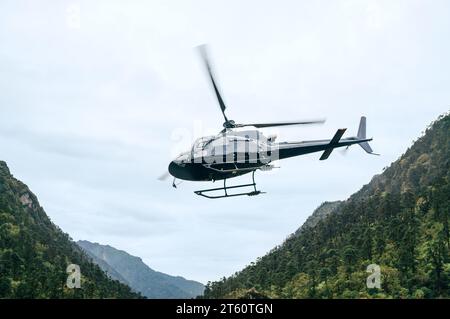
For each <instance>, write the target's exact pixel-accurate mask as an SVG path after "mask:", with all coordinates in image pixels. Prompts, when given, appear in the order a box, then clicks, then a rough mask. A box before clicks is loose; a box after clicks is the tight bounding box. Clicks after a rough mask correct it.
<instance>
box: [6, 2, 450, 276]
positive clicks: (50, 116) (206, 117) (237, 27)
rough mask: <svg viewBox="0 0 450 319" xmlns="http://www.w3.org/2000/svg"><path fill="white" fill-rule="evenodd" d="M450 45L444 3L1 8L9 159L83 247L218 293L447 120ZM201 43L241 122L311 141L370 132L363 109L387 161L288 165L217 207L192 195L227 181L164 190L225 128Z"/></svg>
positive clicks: (356, 156) (310, 158) (311, 159)
mask: <svg viewBox="0 0 450 319" xmlns="http://www.w3.org/2000/svg"><path fill="white" fill-rule="evenodd" d="M449 39H450V2H449V1H446V0H433V1H428V0H427V1H425V0H424V1H416V0H404V1H394V0H388V1H360V0H351V1H312V0H311V1H230V0H227V1H211V0H209V1H127V2H124V1H111V0H108V1H76V0H75V1H17V0H14V1H13V0H11V1H5V0H3V1H1V2H0V72H1V76H0V111H1V112H0V160H5V161H6V162H7V163H8V165H9V167H10V170H11V172H12V173H13V174H14V175H15V176H16V177H17V178H19V179H20V180H22V181H24V182H25V183H26V184H27V185H28V186H29V187H30V188H31V190H32V191H33V192H34V193H36V195H37V196H38V198H39V200H40V203H41V205H42V206H43V207H44V209H45V210H46V212H47V214H48V215H49V216H50V218H51V219H52V221H53V222H55V223H56V224H57V225H59V226H60V227H61V228H62V229H63V230H64V231H65V232H67V233H69V234H70V236H71V237H72V238H74V239H75V240H78V239H85V240H89V241H93V242H99V243H102V244H109V245H112V246H114V247H116V248H118V249H123V250H126V251H127V252H129V253H131V254H133V255H136V256H140V257H142V259H143V260H144V261H145V262H146V263H147V264H148V265H149V266H150V267H152V268H153V269H155V270H159V271H162V272H166V273H169V274H173V275H182V276H184V277H186V278H189V279H195V280H199V281H201V282H203V283H206V282H207V281H208V280H216V279H219V278H220V277H223V276H228V275H230V274H232V273H234V272H235V271H237V270H240V269H241V268H243V267H244V266H245V265H247V264H249V263H250V262H251V261H254V260H255V258H257V257H258V256H262V255H263V254H265V253H266V252H267V251H269V250H270V249H271V248H273V247H274V246H276V245H278V244H280V243H282V241H283V240H284V239H285V238H286V237H287V236H288V235H289V234H290V233H292V232H293V231H295V230H296V229H297V228H298V227H299V226H300V225H301V224H302V223H303V222H304V221H305V219H306V218H307V217H308V215H310V214H311V213H312V211H313V210H314V208H316V207H317V206H318V205H319V204H320V203H321V202H323V201H327V200H328V201H329V200H337V199H341V200H342V199H346V198H347V197H348V196H349V195H351V194H352V193H354V192H355V191H357V190H358V189H360V188H361V187H362V185H364V184H366V183H368V182H369V181H370V179H371V177H372V176H373V175H374V174H377V173H380V172H381V171H382V169H383V167H385V166H388V165H389V164H390V163H391V162H392V161H394V160H395V159H397V158H398V157H399V156H400V155H401V154H402V153H403V152H404V151H405V150H406V149H407V147H408V146H410V145H411V142H412V141H413V140H414V139H416V138H417V137H418V136H420V134H421V132H422V131H423V130H424V129H425V127H426V126H427V125H428V124H429V123H430V122H431V121H432V120H434V119H436V118H437V116H438V115H440V114H442V113H444V112H446V111H448V110H449V105H450V89H449V88H450V60H449V57H450V41H449ZM202 43H208V44H209V47H210V49H211V52H210V55H211V57H212V59H213V62H214V68H215V71H216V75H217V77H218V80H219V82H220V86H221V89H222V92H223V94H224V99H225V102H226V104H227V106H228V109H227V114H228V116H229V118H231V119H234V120H235V121H237V122H243V123H245V122H257V121H269V120H270V121H279V120H292V119H303V118H307V119H308V118H317V117H319V118H320V117H326V119H327V122H326V123H325V124H324V125H320V126H317V127H291V128H282V129H279V130H278V131H276V133H278V135H279V137H278V138H279V139H280V140H297V141H298V140H304V139H322V138H331V137H332V136H333V134H334V132H335V130H336V129H338V128H341V127H346V128H348V130H347V133H346V136H349V135H355V134H356V131H357V127H358V122H359V118H360V116H361V115H365V116H367V125H368V126H367V133H368V135H369V136H373V137H374V141H373V142H372V143H371V144H372V148H373V149H374V151H376V152H379V153H381V154H382V155H381V156H379V157H377V156H370V155H367V154H366V153H364V152H363V150H362V149H360V148H359V147H358V146H353V147H352V148H350V150H349V151H348V153H347V155H346V156H343V154H342V153H341V152H339V151H335V152H333V154H332V155H331V156H330V158H329V159H328V160H326V161H319V160H318V159H319V157H320V154H311V155H307V156H303V157H297V158H292V159H288V160H285V161H283V162H281V163H280V166H281V168H280V169H277V170H276V171H273V172H257V173H256V178H257V182H258V185H259V188H260V189H261V190H264V191H266V192H267V194H264V195H261V196H258V197H241V198H231V199H224V200H215V201H212V200H207V199H204V198H200V197H198V196H196V195H194V194H193V191H194V190H197V189H201V188H204V187H210V186H212V184H208V183H189V182H184V183H182V184H181V185H180V186H179V188H178V189H173V188H172V187H171V180H167V181H166V182H160V181H158V180H157V177H158V176H160V175H161V174H162V173H164V171H165V170H166V168H167V166H168V164H169V162H170V159H171V157H172V156H173V155H175V153H176V152H178V151H181V150H182V149H183V146H186V147H188V146H187V145H188V144H189V143H191V142H192V140H193V139H194V138H195V137H199V136H201V135H204V134H206V135H207V134H210V133H216V132H218V131H219V130H220V129H221V125H222V122H223V118H222V116H221V114H220V109H219V107H218V105H217V102H216V100H215V97H214V95H213V93H212V91H211V88H210V84H209V83H208V80H207V78H206V77H205V73H204V68H203V67H202V65H201V62H200V60H199V57H198V54H197V52H196V51H195V50H194V47H195V46H197V45H199V44H202ZM266 132H272V133H273V132H274V130H266ZM247 178H248V176H245V177H242V178H241V179H240V180H237V181H236V183H238V182H239V181H245V182H246V181H247ZM214 186H215V185H214Z"/></svg>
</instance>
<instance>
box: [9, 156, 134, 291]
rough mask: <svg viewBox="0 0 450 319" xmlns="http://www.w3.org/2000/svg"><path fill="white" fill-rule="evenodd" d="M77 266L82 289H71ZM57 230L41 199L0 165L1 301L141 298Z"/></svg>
mask: <svg viewBox="0 0 450 319" xmlns="http://www.w3.org/2000/svg"><path fill="white" fill-rule="evenodd" d="M70 264H77V265H79V266H80V271H81V288H79V289H78V288H73V289H69V288H68V287H67V286H66V281H67V277H68V274H67V273H66V268H67V266H68V265H70ZM137 297H140V295H139V294H136V293H134V292H132V291H131V289H130V288H129V287H128V286H126V285H124V284H122V283H120V282H118V281H114V280H111V279H109V278H108V277H107V275H106V274H105V273H104V272H103V271H102V270H101V269H100V268H99V267H98V266H97V265H95V264H93V263H92V262H91V261H90V259H89V258H88V257H87V256H86V255H85V253H84V252H83V251H82V250H81V249H80V248H79V247H78V246H77V245H76V244H75V243H74V242H73V241H72V240H71V239H70V238H69V236H68V235H67V234H65V233H63V232H62V231H61V230H60V229H59V228H58V227H57V226H56V225H54V224H53V223H52V222H51V221H50V219H49V218H48V217H47V215H46V214H45V212H44V210H43V209H42V207H41V206H40V205H39V202H38V200H37V198H36V196H35V195H34V194H33V193H32V192H31V191H30V190H29V189H28V187H27V186H26V185H25V184H23V183H22V182H20V181H18V180H17V179H15V178H14V177H13V176H12V175H11V174H10V172H9V169H8V167H7V166H6V163H5V162H2V161H0V298H137Z"/></svg>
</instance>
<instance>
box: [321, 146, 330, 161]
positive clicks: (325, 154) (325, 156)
mask: <svg viewBox="0 0 450 319" xmlns="http://www.w3.org/2000/svg"><path fill="white" fill-rule="evenodd" d="M331 152H333V149H332V148H329V149H326V150H325V152H323V153H322V156H321V157H320V160H321V161H323V160H326V159H327V158H328V157H329V156H330V154H331Z"/></svg>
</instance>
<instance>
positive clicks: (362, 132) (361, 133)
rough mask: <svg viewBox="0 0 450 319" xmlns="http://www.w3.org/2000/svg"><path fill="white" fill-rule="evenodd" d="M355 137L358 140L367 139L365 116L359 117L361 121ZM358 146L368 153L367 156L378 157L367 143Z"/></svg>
mask: <svg viewBox="0 0 450 319" xmlns="http://www.w3.org/2000/svg"><path fill="white" fill-rule="evenodd" d="M357 137H358V139H360V140H365V139H367V137H366V117H365V116H361V120H360V121H359V128H358V135H357ZM359 146H361V147H362V149H363V150H364V151H366V152H367V153H369V154H373V155H380V154H376V153H374V152H373V150H372V148H371V147H370V145H369V143H368V142H367V141H364V142H361V143H359Z"/></svg>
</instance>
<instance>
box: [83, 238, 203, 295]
mask: <svg viewBox="0 0 450 319" xmlns="http://www.w3.org/2000/svg"><path fill="white" fill-rule="evenodd" d="M77 244H78V245H79V246H80V247H81V248H82V249H83V250H84V251H86V253H87V254H88V255H89V256H91V257H92V260H93V262H94V263H97V264H98V265H99V266H100V267H101V268H102V269H103V270H104V271H105V272H107V273H108V275H109V276H110V277H111V278H113V279H116V280H118V281H120V282H122V283H125V284H127V285H129V286H130V287H131V288H132V289H133V290H135V291H137V292H140V293H141V294H142V295H143V296H145V297H147V298H194V297H196V296H198V295H201V294H202V293H203V290H204V286H203V284H201V283H199V282H196V281H193V280H187V279H185V278H183V277H175V276H170V275H167V274H164V273H161V272H158V271H155V270H153V269H151V268H150V267H148V266H147V265H146V264H145V263H144V262H143V261H142V259H141V258H139V257H135V256H132V255H130V254H128V253H127V252H125V251H122V250H118V249H116V248H114V247H111V246H109V245H101V244H98V243H91V242H89V241H86V240H82V241H78V242H77Z"/></svg>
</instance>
